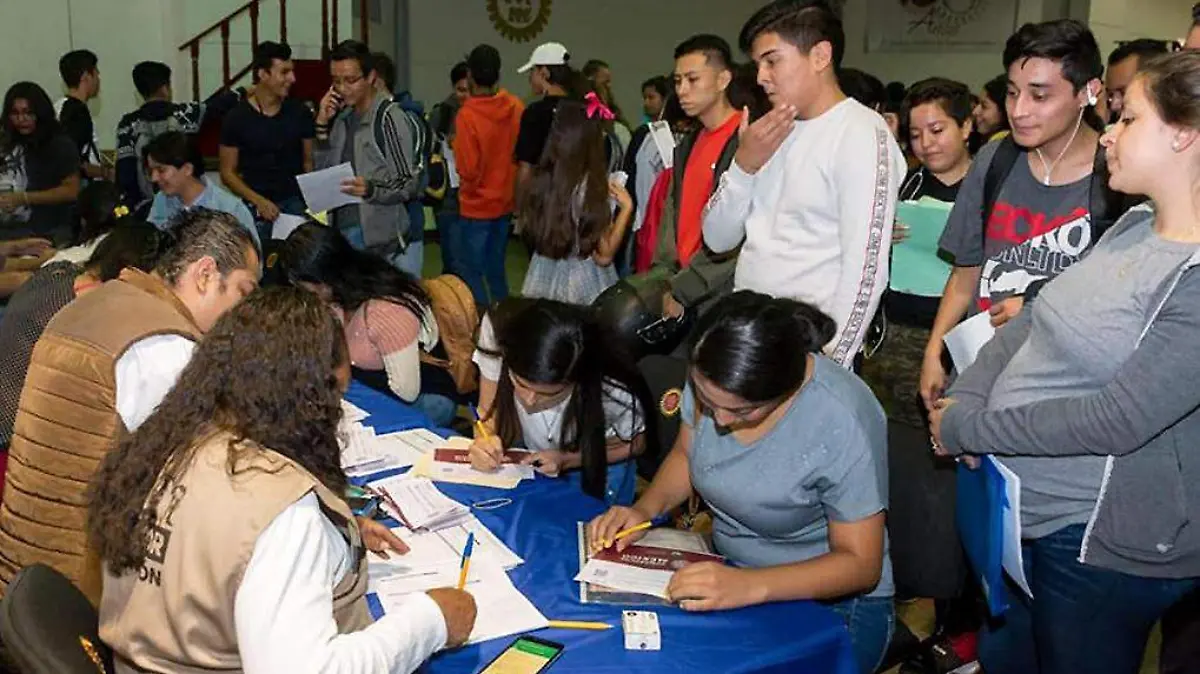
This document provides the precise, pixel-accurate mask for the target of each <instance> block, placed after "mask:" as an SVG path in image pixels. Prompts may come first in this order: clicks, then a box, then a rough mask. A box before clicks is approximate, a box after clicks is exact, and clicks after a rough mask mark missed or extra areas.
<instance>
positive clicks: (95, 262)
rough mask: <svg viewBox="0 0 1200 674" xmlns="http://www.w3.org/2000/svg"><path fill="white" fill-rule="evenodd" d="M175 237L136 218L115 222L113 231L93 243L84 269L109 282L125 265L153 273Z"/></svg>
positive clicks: (126, 218) (125, 218)
mask: <svg viewBox="0 0 1200 674" xmlns="http://www.w3.org/2000/svg"><path fill="white" fill-rule="evenodd" d="M174 243H175V237H174V236H172V235H171V234H170V233H169V232H164V231H162V230H161V229H159V228H157V227H155V226H154V225H152V224H150V223H148V222H145V221H142V220H138V219H136V218H131V217H124V218H121V219H119V220H118V221H116V223H115V225H114V226H113V228H112V231H111V232H110V233H109V235H108V236H106V237H104V240H103V241H101V242H100V244H99V245H98V246H96V250H95V251H93V252H92V256H91V257H89V258H88V260H87V262H85V263H84V265H83V268H84V269H87V270H88V271H90V272H92V273H93V274H95V275H96V278H98V279H100V280H101V281H111V280H113V279H115V278H117V276H119V275H120V274H121V270H122V269H125V268H126V267H133V268H135V269H140V270H142V271H144V272H147V273H148V272H152V271H154V268H155V267H156V266H158V261H159V260H160V259H162V256H163V253H165V252H166V251H167V249H168V248H170V247H171V246H172V245H174Z"/></svg>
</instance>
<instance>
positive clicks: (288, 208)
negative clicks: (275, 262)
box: [246, 197, 308, 243]
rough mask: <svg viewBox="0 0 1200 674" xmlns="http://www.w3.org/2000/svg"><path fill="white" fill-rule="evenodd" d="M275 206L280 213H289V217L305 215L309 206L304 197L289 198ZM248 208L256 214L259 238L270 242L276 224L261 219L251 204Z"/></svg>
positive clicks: (264, 241) (247, 205) (255, 219)
mask: <svg viewBox="0 0 1200 674" xmlns="http://www.w3.org/2000/svg"><path fill="white" fill-rule="evenodd" d="M275 205H276V206H278V207H279V212H280V213H287V214H288V215H304V213H305V211H307V210H308V206H306V205H305V204H304V199H303V198H302V197H288V198H287V199H283V200H282V201H279V202H276V204H275ZM246 208H249V209H250V212H251V213H254V223H255V225H256V226H257V227H258V236H259V238H260V239H262V241H263V243H266V242H267V241H270V240H271V230H272V229H273V228H274V227H275V223H273V222H267V221H266V220H263V219H262V218H261V217H259V215H258V213H257V212H256V211H255V210H254V207H253V206H251V205H250V204H246Z"/></svg>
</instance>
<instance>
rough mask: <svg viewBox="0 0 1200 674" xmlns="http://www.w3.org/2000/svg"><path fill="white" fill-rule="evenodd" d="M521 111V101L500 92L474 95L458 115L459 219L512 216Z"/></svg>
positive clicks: (455, 140) (455, 157)
mask: <svg viewBox="0 0 1200 674" xmlns="http://www.w3.org/2000/svg"><path fill="white" fill-rule="evenodd" d="M524 111H525V106H524V104H522V103H521V101H520V99H518V98H517V97H516V96H513V95H512V94H510V93H508V92H507V91H505V90H503V89H501V90H500V91H498V92H497V93H496V94H495V95H494V96H472V97H470V98H468V99H467V102H466V103H464V104H463V106H462V109H461V110H459V111H458V115H457V116H456V117H455V119H454V133H455V136H454V162H455V164H456V167H457V168H458V178H459V188H458V210H459V213H460V214H462V216H463V217H466V218H475V219H477V220H491V219H493V218H499V217H502V216H505V215H509V214H511V213H512V212H513V209H514V208H515V205H514V203H513V188H514V187H515V183H516V179H517V164H516V162H515V161H514V160H513V149H514V148H515V147H516V145H517V132H518V131H520V128H521V113H523V112H524Z"/></svg>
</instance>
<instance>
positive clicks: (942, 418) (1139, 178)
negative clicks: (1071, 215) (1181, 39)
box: [932, 52, 1200, 674]
mask: <svg viewBox="0 0 1200 674" xmlns="http://www.w3.org/2000/svg"><path fill="white" fill-rule="evenodd" d="M1102 142H1103V144H1104V146H1105V148H1106V149H1107V160H1108V165H1109V169H1110V173H1111V185H1112V187H1113V188H1114V189H1117V190H1121V191H1122V192H1126V193H1131V194H1145V195H1146V196H1147V197H1149V199H1150V201H1151V202H1152V204H1153V205H1151V204H1146V205H1142V206H1138V207H1136V208H1134V209H1132V210H1130V211H1129V212H1128V213H1126V214H1125V215H1124V216H1123V217H1122V218H1121V219H1120V220H1119V221H1118V222H1117V224H1116V225H1114V226H1113V227H1112V229H1110V230H1109V231H1108V232H1107V233H1106V234H1105V235H1104V237H1103V238H1102V239H1101V240H1100V242H1099V243H1098V244H1097V245H1096V247H1095V248H1094V249H1093V250H1092V251H1091V253H1090V254H1089V255H1088V256H1087V257H1085V258H1084V259H1083V260H1081V261H1080V262H1078V263H1076V264H1075V265H1073V266H1072V267H1071V269H1069V270H1067V271H1066V272H1064V273H1063V274H1061V275H1060V276H1059V277H1058V278H1057V279H1055V281H1054V282H1053V283H1051V284H1049V285H1047V286H1046V288H1045V290H1043V291H1042V293H1041V294H1040V295H1039V296H1038V300H1037V302H1036V303H1034V304H1033V305H1032V308H1031V309H1030V310H1027V311H1023V312H1022V313H1021V314H1020V315H1018V316H1017V317H1016V319H1014V320H1013V321H1010V322H1009V324H1007V325H1006V326H1005V327H1004V328H1002V329H1001V330H1000V331H999V332H997V333H996V337H995V338H994V339H993V340H992V341H991V342H989V343H988V344H987V345H986V346H984V347H983V349H982V350H981V351H980V353H979V356H978V357H977V358H976V360H975V362H974V364H973V365H972V366H971V367H969V368H967V370H966V371H965V372H964V373H963V374H962V375H961V376H960V377H959V379H958V381H957V382H956V383H955V385H954V387H953V388H952V389H951V390H950V392H949V394H948V395H949V397H948V398H947V399H946V400H942V401H940V402H939V403H938V404H937V408H936V409H935V411H934V412H933V413H932V417H933V430H934V435H935V439H937V441H938V442H939V443H940V445H941V447H943V448H944V452H945V453H947V454H951V455H960V454H963V453H970V454H993V455H997V456H998V457H1002V458H1001V461H1002V463H1003V464H1004V465H1005V466H1007V467H1008V468H1010V469H1011V470H1012V471H1013V472H1014V473H1016V474H1017V476H1018V477H1019V478H1020V480H1021V513H1020V514H1021V525H1022V529H1023V530H1022V539H1023V541H1024V542H1023V547H1024V559H1025V562H1026V568H1025V574H1026V576H1027V578H1028V579H1029V581H1030V583H1031V585H1032V590H1033V598H1032V600H1029V599H1028V598H1026V597H1024V596H1023V595H1018V596H1017V597H1016V598H1015V601H1014V602H1013V606H1012V607H1011V608H1009V610H1008V612H1007V614H1006V615H1005V619H1006V622H1005V625H1004V626H1003V627H1002V628H1000V629H997V630H995V631H993V632H991V633H988V634H986V635H985V638H984V640H983V642H982V643H981V648H980V655H981V658H980V661H981V663H982V664H983V665H984V667H985V669H986V670H987V671H988V672H989V674H1007V673H1010V672H1011V673H1014V674H1015V673H1017V672H1021V673H1026V672H1034V673H1038V672H1040V673H1042V674H1049V673H1052V672H1053V673H1057V672H1088V673H1089V674H1110V673H1111V674H1131V673H1133V672H1136V671H1138V667H1139V665H1140V663H1141V661H1142V654H1143V651H1144V649H1145V646H1146V640H1147V637H1148V636H1149V634H1150V630H1151V628H1152V627H1153V625H1154V623H1155V622H1156V621H1157V620H1158V619H1159V618H1160V617H1161V616H1162V614H1163V613H1164V612H1165V611H1166V610H1167V608H1168V607H1170V606H1171V605H1172V604H1173V603H1175V602H1176V601H1177V600H1179V599H1180V598H1181V597H1183V596H1184V595H1186V594H1187V593H1188V592H1190V591H1192V590H1194V589H1195V588H1197V586H1198V584H1200V581H1198V579H1200V525H1198V522H1200V489H1197V485H1200V457H1198V455H1197V452H1196V451H1195V449H1196V446H1197V444H1198V443H1200V387H1198V386H1197V384H1196V382H1197V380H1200V340H1197V339H1196V335H1197V334H1198V331H1200V271H1198V268H1197V265H1200V222H1198V219H1197V213H1200V210H1198V208H1197V199H1198V197H1197V194H1200V192H1198V191H1197V186H1198V185H1200V53H1197V52H1181V53H1176V54H1171V55H1169V56H1163V57H1160V58H1158V59H1155V60H1153V61H1150V62H1148V63H1147V64H1145V65H1144V66H1143V70H1142V71H1141V72H1140V73H1139V74H1138V75H1137V77H1136V78H1135V79H1134V81H1133V83H1132V84H1131V85H1130V87H1129V89H1128V90H1127V92H1126V96H1125V100H1124V105H1123V107H1122V111H1121V120H1120V121H1119V122H1118V123H1117V125H1116V126H1115V127H1113V128H1112V129H1111V130H1110V131H1108V132H1107V133H1106V134H1105V136H1104V138H1103V140H1102Z"/></svg>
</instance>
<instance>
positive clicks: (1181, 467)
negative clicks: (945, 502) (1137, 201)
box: [941, 204, 1200, 578]
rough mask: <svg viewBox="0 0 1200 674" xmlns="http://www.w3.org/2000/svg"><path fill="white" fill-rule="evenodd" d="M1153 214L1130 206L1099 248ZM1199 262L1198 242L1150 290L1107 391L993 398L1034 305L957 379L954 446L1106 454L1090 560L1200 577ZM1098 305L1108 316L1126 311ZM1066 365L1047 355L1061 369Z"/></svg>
mask: <svg viewBox="0 0 1200 674" xmlns="http://www.w3.org/2000/svg"><path fill="white" fill-rule="evenodd" d="M1153 220H1154V210H1153V206H1152V205H1150V204H1144V205H1142V206H1138V207H1136V208H1134V209H1132V210H1131V211H1129V212H1128V213H1127V214H1125V216H1123V217H1122V218H1121V219H1120V220H1119V221H1118V222H1117V224H1116V225H1114V226H1113V228H1112V229H1111V230H1110V231H1109V232H1107V233H1106V234H1105V236H1104V238H1103V239H1101V241H1100V243H1098V244H1097V246H1096V250H1097V251H1100V250H1103V248H1104V247H1105V246H1116V245H1118V243H1119V242H1118V240H1119V239H1121V238H1122V235H1123V234H1125V233H1127V232H1130V231H1131V230H1133V229H1134V228H1139V227H1150V226H1152V223H1153ZM1198 249H1200V246H1198ZM1089 257H1090V256H1089ZM1079 266H1080V267H1081V269H1078V270H1075V269H1072V270H1070V271H1068V273H1071V272H1073V271H1077V272H1081V273H1087V274H1090V275H1094V276H1095V278H1094V279H1093V281H1094V283H1096V284H1103V283H1105V282H1106V281H1108V282H1111V280H1112V279H1113V278H1114V275H1115V274H1118V273H1122V272H1121V270H1114V269H1108V268H1104V267H1103V266H1102V265H1088V259H1086V258H1085V260H1084V261H1082V262H1080V263H1079ZM1197 266H1200V250H1198V251H1197V252H1196V253H1194V254H1192V255H1191V257H1190V258H1188V259H1187V260H1186V261H1185V262H1184V263H1183V264H1181V265H1179V267H1178V268H1177V269H1176V270H1174V271H1173V272H1172V273H1169V274H1167V276H1166V280H1165V281H1164V282H1162V283H1161V284H1160V285H1159V286H1157V287H1156V288H1154V289H1153V290H1152V292H1151V294H1150V296H1149V301H1148V302H1147V303H1146V304H1145V307H1146V308H1145V312H1144V317H1143V318H1142V319H1141V322H1140V325H1141V330H1140V334H1138V335H1137V337H1136V340H1135V341H1134V342H1133V348H1132V350H1131V351H1129V350H1126V351H1125V353H1124V354H1123V356H1122V360H1121V362H1120V363H1119V364H1117V367H1115V368H1114V371H1115V374H1114V375H1113V376H1112V378H1111V379H1110V380H1109V381H1108V382H1107V383H1106V384H1105V385H1104V386H1102V387H1100V388H1099V390H1096V391H1094V392H1092V393H1087V394H1083V395H1071V394H1069V393H1068V394H1064V396H1063V397H1054V398H1043V399H1041V400H1039V401H1037V402H1033V403H1030V404H1022V405H1016V406H1012V407H1007V408H1004V409H989V407H988V399H989V397H990V396H991V395H992V394H993V390H994V387H995V385H996V382H997V380H998V379H999V378H1001V376H1002V374H1003V373H1004V372H1005V369H1006V368H1007V367H1008V365H1009V363H1010V361H1012V359H1013V357H1014V355H1016V354H1017V353H1018V351H1020V350H1022V348H1023V347H1025V346H1026V342H1027V341H1028V340H1029V337H1030V331H1031V326H1032V325H1033V320H1032V319H1031V314H1033V313H1034V312H1033V311H1030V310H1026V311H1023V312H1021V314H1020V315H1019V316H1018V317H1017V318H1015V319H1013V320H1012V321H1010V322H1009V324H1008V325H1006V326H1005V327H1004V328H1002V329H1001V330H999V331H998V332H997V333H996V337H995V338H994V339H993V340H992V341H991V342H989V343H988V344H987V345H986V346H985V347H984V348H983V349H982V350H981V351H980V353H979V356H978V357H977V358H976V360H975V363H974V364H973V365H972V366H971V367H969V368H967V370H966V371H965V372H964V373H963V374H962V376H961V377H959V379H958V381H957V382H956V383H955V385H954V386H953V388H952V389H951V390H950V393H949V397H951V398H953V399H954V400H955V401H956V403H957V404H955V405H952V406H951V407H950V408H949V409H948V410H946V412H945V416H944V417H943V419H942V427H941V433H942V444H943V445H944V446H945V447H946V448H947V450H949V451H950V452H951V453H955V454H957V453H963V452H970V453H973V454H995V455H998V456H1005V455H1007V456H1018V455H1019V456H1029V457H1070V456H1077V457H1086V456H1099V457H1104V468H1103V478H1102V480H1101V483H1100V489H1099V494H1098V498H1097V500H1096V502H1095V505H1094V507H1093V508H1092V512H1091V516H1090V517H1089V519H1088V522H1087V529H1086V531H1085V534H1084V538H1083V545H1082V547H1081V549H1080V551H1079V560H1080V561H1081V562H1083V563H1086V564H1091V565H1093V566H1098V567H1102V568H1107V569H1112V570H1116V571H1121V572H1124V573H1129V574H1132V575H1137V576H1143V577H1151V578H1193V577H1198V576H1200V269H1197ZM1092 267H1095V268H1092ZM1057 282H1058V280H1057V279H1056V281H1054V282H1051V283H1050V285H1049V286H1048V287H1047V290H1046V291H1044V292H1049V291H1050V290H1051V289H1052V288H1053V287H1054V285H1055V283H1057ZM1096 287H1099V286H1096ZM1085 299H1086V298H1079V301H1080V302H1083V301H1085ZM1038 301H1039V302H1040V301H1042V300H1041V299H1039V300H1038ZM1096 315H1097V320H1098V321H1101V322H1102V319H1112V318H1113V317H1114V316H1116V314H1107V313H1105V312H1104V311H1097V312H1096ZM1076 327H1077V328H1078V330H1081V331H1085V332H1086V333H1090V334H1091V335H1092V336H1093V337H1094V336H1097V335H1100V336H1103V335H1104V334H1106V333H1104V332H1103V330H1104V329H1105V327H1106V326H1104V325H1099V324H1098V325H1077V326H1076ZM1105 339H1107V338H1105ZM1064 366H1066V365H1065V364H1064V363H1051V364H1048V367H1050V368H1052V369H1051V370H1050V371H1051V372H1053V371H1055V370H1054V369H1053V368H1061V367H1064ZM1048 386H1049V385H1048ZM1050 388H1053V387H1052V386H1050Z"/></svg>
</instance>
